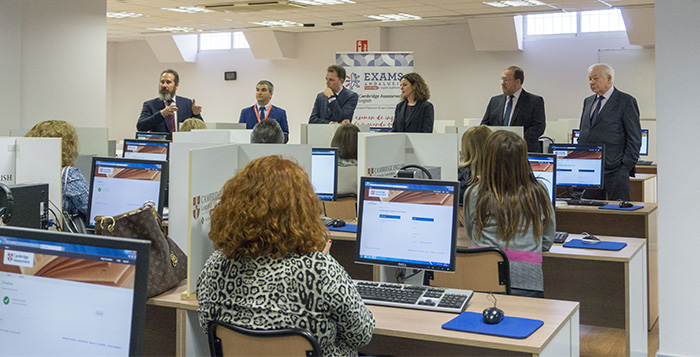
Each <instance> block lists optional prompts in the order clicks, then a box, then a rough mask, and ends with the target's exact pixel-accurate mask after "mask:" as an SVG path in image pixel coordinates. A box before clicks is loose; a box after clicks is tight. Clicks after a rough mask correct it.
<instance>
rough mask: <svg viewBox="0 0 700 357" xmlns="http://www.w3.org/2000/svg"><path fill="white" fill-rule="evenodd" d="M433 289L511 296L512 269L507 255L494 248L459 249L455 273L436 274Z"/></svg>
mask: <svg viewBox="0 0 700 357" xmlns="http://www.w3.org/2000/svg"><path fill="white" fill-rule="evenodd" d="M431 285H434V286H440V287H444V288H456V289H469V290H474V291H480V292H494V293H505V294H508V295H509V294H510V265H509V263H508V257H507V256H506V254H505V253H504V252H503V251H502V250H500V249H498V248H494V247H484V248H470V249H461V248H460V249H457V269H456V271H455V272H454V273H438V272H435V273H434V278H433V282H432V283H431Z"/></svg>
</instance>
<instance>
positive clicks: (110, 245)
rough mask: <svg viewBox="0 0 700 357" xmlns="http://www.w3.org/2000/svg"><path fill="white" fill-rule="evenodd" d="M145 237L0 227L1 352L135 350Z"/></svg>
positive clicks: (139, 341)
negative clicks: (107, 235) (110, 236)
mask: <svg viewBox="0 0 700 357" xmlns="http://www.w3.org/2000/svg"><path fill="white" fill-rule="evenodd" d="M149 250H150V242H149V241H146V240H135V239H127V238H107V237H102V236H87V235H80V234H69V233H60V232H55V231H46V230H37V229H28V228H16V227H0V255H2V260H1V261H0V284H2V285H1V286H2V288H0V296H1V297H2V299H3V300H2V303H0V311H2V313H0V326H1V327H0V346H2V347H0V350H1V351H2V353H1V354H2V355H4V356H140V355H141V353H142V345H143V328H144V318H143V316H144V314H145V313H146V285H147V280H148V258H149Z"/></svg>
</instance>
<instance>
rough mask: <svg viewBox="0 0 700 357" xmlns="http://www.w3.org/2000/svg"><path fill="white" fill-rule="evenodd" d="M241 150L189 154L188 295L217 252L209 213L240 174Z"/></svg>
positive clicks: (230, 148) (200, 150)
mask: <svg viewBox="0 0 700 357" xmlns="http://www.w3.org/2000/svg"><path fill="white" fill-rule="evenodd" d="M238 150H239V145H236V144H228V145H221V146H214V147H206V148H197V149H192V150H190V151H189V172H188V177H189V180H188V181H189V188H188V192H189V194H188V197H189V199H188V201H189V205H188V210H187V211H188V212H190V213H189V214H188V216H187V222H188V224H187V232H188V234H187V287H186V289H185V293H186V294H187V296H190V295H191V294H194V293H195V292H196V289H197V278H198V277H199V273H200V272H201V271H202V268H204V263H205V262H206V261H207V258H209V256H210V255H211V253H213V252H214V245H213V244H212V241H211V240H210V239H209V229H210V227H211V216H210V211H211V209H212V208H214V207H216V205H217V204H218V202H219V197H220V196H221V190H222V188H223V187H224V184H225V183H226V181H228V179H230V178H231V177H233V176H234V175H235V174H236V172H237V171H238V167H239V162H238ZM221 158H226V159H225V160H222V159H221Z"/></svg>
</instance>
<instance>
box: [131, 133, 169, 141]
mask: <svg viewBox="0 0 700 357" xmlns="http://www.w3.org/2000/svg"><path fill="white" fill-rule="evenodd" d="M136 139H140V140H170V133H157V132H150V131H137V132H136Z"/></svg>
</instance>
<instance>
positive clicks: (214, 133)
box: [171, 129, 231, 155]
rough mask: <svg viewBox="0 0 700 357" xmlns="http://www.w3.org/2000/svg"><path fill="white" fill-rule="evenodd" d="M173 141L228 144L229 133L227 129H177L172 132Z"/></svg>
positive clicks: (229, 141)
mask: <svg viewBox="0 0 700 357" xmlns="http://www.w3.org/2000/svg"><path fill="white" fill-rule="evenodd" d="M173 143H208V144H209V146H212V145H217V144H230V143H231V134H230V133H229V131H228V130H209V129H207V130H192V131H178V132H174V133H173ZM171 155H172V154H171Z"/></svg>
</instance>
